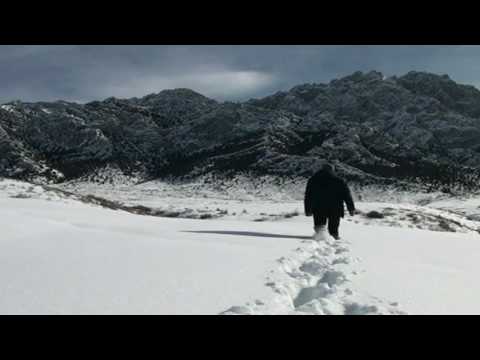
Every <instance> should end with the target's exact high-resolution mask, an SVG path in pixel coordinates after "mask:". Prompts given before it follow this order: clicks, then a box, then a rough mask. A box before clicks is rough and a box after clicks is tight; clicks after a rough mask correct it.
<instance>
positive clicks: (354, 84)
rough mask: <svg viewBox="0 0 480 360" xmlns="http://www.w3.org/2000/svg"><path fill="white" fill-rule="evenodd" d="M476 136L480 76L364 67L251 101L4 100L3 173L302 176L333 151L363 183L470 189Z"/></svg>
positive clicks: (50, 177) (189, 95)
mask: <svg viewBox="0 0 480 360" xmlns="http://www.w3.org/2000/svg"><path fill="white" fill-rule="evenodd" d="M479 138H480V91H478V90H477V89H476V88H474V87H473V86H467V85H461V84H457V83H455V82H454V81H453V80H451V79H450V78H449V77H448V76H439V75H435V74H429V73H423V72H410V73H408V74H406V75H404V76H401V77H390V78H385V77H384V76H383V75H382V74H381V73H378V72H375V71H372V72H369V73H362V72H356V73H354V74H352V75H350V76H346V77H344V78H341V79H338V80H333V81H331V82H330V83H328V84H304V85H299V86H296V87H294V88H292V89H291V90H289V91H284V92H278V93H276V94H274V95H272V96H267V97H265V98H262V99H252V100H249V101H246V102H243V103H231V102H225V103H219V102H217V101H215V100H212V99H209V98H207V97H205V96H203V95H201V94H198V93H196V92H194V91H192V90H189V89H175V90H164V91H161V92H160V93H158V94H151V95H147V96H145V97H143V98H133V99H116V98H109V99H106V100H104V101H94V102H91V103H87V104H77V103H70V102H65V101H57V102H52V103H46V102H39V103H23V102H12V103H9V104H4V105H2V107H1V108H0V151H1V152H2V159H1V160H0V175H3V176H6V177H10V178H16V179H25V180H35V181H47V182H64V181H70V180H74V179H78V178H85V179H88V180H87V181H97V180H98V179H100V181H104V180H105V181H116V180H115V178H117V177H122V178H125V179H126V178H132V179H134V181H147V180H151V179H165V178H196V177H198V176H202V175H205V174H209V173H216V174H219V175H222V176H227V177H231V176H235V175H238V174H252V175H253V176H260V175H272V176H277V177H287V178H288V177H299V178H304V177H306V176H308V175H310V174H311V173H312V171H314V170H315V169H316V168H317V167H318V166H319V165H320V164H321V163H322V162H323V161H325V160H329V161H332V162H335V163H337V167H338V171H339V172H340V174H341V175H342V176H345V177H346V178H347V179H348V180H350V181H352V182H355V183H359V184H384V185H391V184H394V185H396V184H401V183H417V184H422V186H425V187H427V188H431V189H437V188H439V187H444V188H445V191H450V190H452V189H454V188H457V189H459V190H460V191H471V190H474V189H477V188H478V183H479V181H478V180H479V171H478V168H479V166H480V143H479V141H478V139H479ZM102 169H117V170H115V171H112V172H111V173H110V174H109V172H108V171H104V170H102ZM99 172H100V173H102V174H103V175H102V176H100V177H99V176H97V175H95V174H98V173H99ZM122 181H124V180H122ZM125 181H127V180H125Z"/></svg>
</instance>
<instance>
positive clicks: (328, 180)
mask: <svg viewBox="0 0 480 360" xmlns="http://www.w3.org/2000/svg"><path fill="white" fill-rule="evenodd" d="M344 202H345V203H346V204H347V209H348V211H349V212H350V213H353V212H354V211H355V205H354V203H353V199H352V194H351V193H350V189H349V188H348V186H347V184H346V183H345V182H344V181H343V180H342V179H340V178H339V177H337V176H336V175H335V174H333V173H331V172H329V171H324V170H320V171H319V172H317V173H316V174H315V175H313V176H312V177H311V178H310V179H309V180H308V183H307V189H306V191H305V214H306V215H307V216H310V215H312V214H313V213H317V214H321V215H325V216H339V217H344V216H345V211H344V207H343V203H344Z"/></svg>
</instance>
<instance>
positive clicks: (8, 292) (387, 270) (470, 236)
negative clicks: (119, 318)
mask: <svg viewBox="0 0 480 360" xmlns="http://www.w3.org/2000/svg"><path fill="white" fill-rule="evenodd" d="M287 185H288V184H287ZM287 185H285V184H281V185H280V187H282V186H283V187H284V191H283V192H282V191H278V189H275V188H271V187H269V186H267V185H265V186H264V187H262V186H261V185H259V184H258V183H257V184H254V185H253V186H252V185H251V184H247V185H245V184H242V183H240V184H237V186H235V185H233V186H232V185H228V184H227V185H224V186H223V187H222V186H221V187H220V188H217V189H215V188H209V189H206V188H205V187H201V186H191V185H188V184H185V185H183V186H175V187H172V186H171V185H169V184H165V183H159V182H152V183H146V184H142V185H136V187H134V185H131V184H130V185H124V186H120V185H118V184H117V185H112V186H109V185H102V186H100V185H94V184H91V183H83V184H69V185H68V184H67V185H66V186H63V187H62V188H63V189H65V190H69V191H73V192H77V193H78V194H82V195H85V194H95V195H97V196H102V197H105V198H109V199H110V200H114V201H118V202H121V203H124V204H128V205H142V206H145V207H149V208H161V209H164V210H165V209H170V210H171V211H172V214H173V212H175V214H174V215H172V214H171V216H172V217H170V218H166V217H156V216H142V215H135V214H131V213H129V212H126V211H115V210H111V209H106V208H103V207H101V206H99V205H95V204H91V203H88V201H85V199H84V198H81V197H80V196H77V195H72V194H69V193H63V192H57V191H51V190H49V189H48V188H45V187H43V186H39V185H32V184H28V183H22V182H18V181H12V180H0V225H1V227H2V236H1V238H0V258H1V261H0V294H1V296H0V314H32V313H33V314H52V313H53V314H219V313H222V314H404V313H407V314H432V313H433V314H461V313H467V314H470V313H475V314H480V305H479V304H480V285H478V282H477V281H476V279H477V277H478V276H480V261H478V260H479V259H480V235H479V232H478V231H479V229H480V223H479V222H478V221H476V220H475V219H472V218H470V219H467V217H468V216H469V214H470V213H472V212H474V211H478V209H476V205H475V204H476V203H477V200H476V199H475V198H472V199H467V200H468V201H466V204H467V206H466V207H464V208H462V204H461V202H460V201H457V200H456V199H453V198H446V197H445V196H442V197H439V198H438V199H432V200H431V201H430V203H429V204H428V206H424V205H419V203H418V202H415V201H412V202H411V203H404V202H401V203H398V202H395V201H392V202H389V203H386V202H371V201H370V202H358V204H357V207H358V209H359V214H357V215H356V216H354V217H353V218H350V217H347V218H346V219H345V221H343V222H342V225H341V235H342V240H340V241H334V240H333V239H331V238H330V237H329V236H328V235H326V234H323V236H322V238H320V239H312V238H311V235H312V224H311V221H312V220H311V218H306V217H304V216H303V214H302V202H301V186H298V185H295V184H290V185H291V186H290V187H289V186H287ZM294 185H295V186H296V188H298V189H297V190H295V191H294V190H292V189H293V188H294ZM133 187H134V188H133ZM132 188H133V189H132ZM384 195H385V194H384ZM420 197H421V196H419V195H413V196H412V199H418V198H420ZM232 199H235V200H232ZM403 199H404V198H403V197H402V201H403ZM369 200H371V199H369ZM435 201H436V202H435ZM464 201H465V199H464ZM187 210H188V211H187ZM372 211H376V213H372ZM192 214H193V215H195V214H210V215H212V216H211V217H205V220H199V219H192V218H191V217H195V216H192ZM175 216H176V217H175ZM189 217H190V218H189Z"/></svg>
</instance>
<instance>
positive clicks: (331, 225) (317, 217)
mask: <svg viewBox="0 0 480 360" xmlns="http://www.w3.org/2000/svg"><path fill="white" fill-rule="evenodd" d="M327 220H328V232H329V234H330V235H332V236H333V237H338V227H339V226H340V217H339V216H331V215H324V214H319V213H313V223H314V226H315V230H317V229H318V228H319V227H321V226H325V225H327Z"/></svg>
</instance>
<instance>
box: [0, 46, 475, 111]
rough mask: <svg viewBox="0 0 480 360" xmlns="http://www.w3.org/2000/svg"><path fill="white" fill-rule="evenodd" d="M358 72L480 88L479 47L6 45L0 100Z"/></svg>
mask: <svg viewBox="0 0 480 360" xmlns="http://www.w3.org/2000/svg"><path fill="white" fill-rule="evenodd" d="M357 70H360V71H370V70H377V71H381V72H382V73H384V74H385V75H387V76H390V75H403V74H405V73H406V72H408V71H411V70H417V71H429V72H434V73H439V74H448V75H450V77H451V78H452V79H454V80H455V81H458V82H460V83H465V84H471V85H475V86H477V87H480V46H419V45H412V46H398V45H395V46H380V45H376V46H366V45H363V46H362V45H355V46H348V45H342V46H320V45H318V46H304V45H302V46H287V45H284V46H280V45H271V46H270V45H269V46H265V45H263V46H262V45H255V46H238V45H223V46H204V45H195V46H193V45H192V46H187V45H181V46H160V45H155V46H153V45H152V46H105V45H95V46H94V45H88V46H87V45H82V46H74V45H72V46H58V45H56V46H53V45H48V46H47V45H35V46H14V45H0V103H5V102H8V101H12V100H23V101H52V100H58V99H62V100H68V101H78V102H86V101H91V100H97V99H105V98H107V97H110V96H115V97H119V98H126V97H135V96H137V97H139V96H143V95H146V94H150V93H155V92H159V91H161V90H163V89H169V88H178V87H187V88H191V89H193V90H196V91H198V92H200V93H202V94H204V95H207V96H210V97H212V98H215V99H218V100H233V101H235V100H244V99H248V98H251V97H259V96H264V95H268V94H270V93H273V92H275V91H278V90H287V89H289V88H291V87H292V86H295V85H298V84H301V83H306V82H310V83H311V82H328V81H330V80H332V79H334V78H338V77H341V76H345V75H349V74H351V73H353V72H355V71H357Z"/></svg>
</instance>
